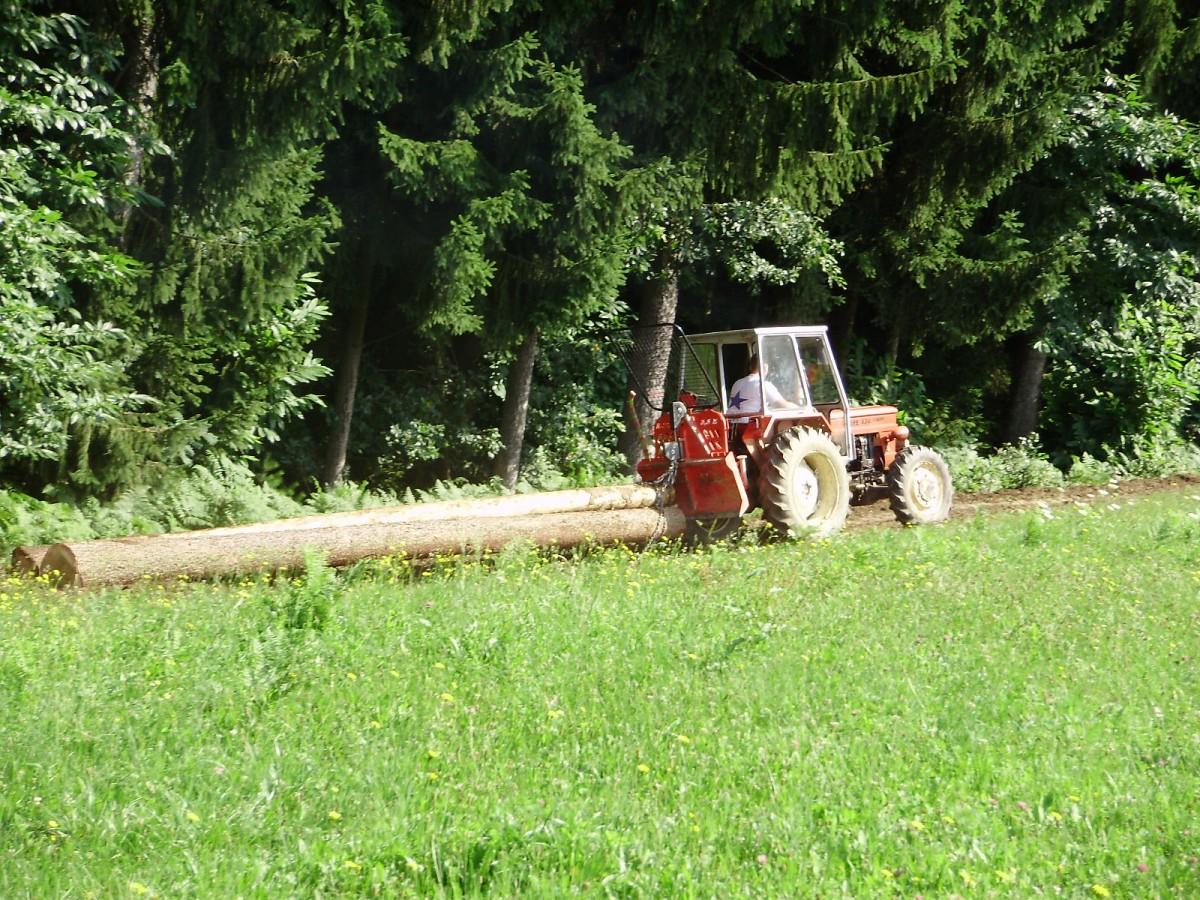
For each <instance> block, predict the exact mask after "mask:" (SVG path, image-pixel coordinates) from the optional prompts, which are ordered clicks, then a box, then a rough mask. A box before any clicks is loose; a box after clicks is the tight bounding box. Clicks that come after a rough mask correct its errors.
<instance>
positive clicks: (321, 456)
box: [0, 0, 1200, 502]
mask: <svg viewBox="0 0 1200 900" xmlns="http://www.w3.org/2000/svg"><path fill="white" fill-rule="evenodd" d="M1197 122H1200V5H1198V4H1196V3H1195V2H1194V0H1128V2H1122V0H1020V2H1013V0H972V2H968V3H964V2H960V0H920V2H911V3H902V4H899V3H885V2H880V0H800V2H796V0H791V2H783V0H760V2H754V3H748V2H746V0H694V2H685V0H678V2H660V3H644V4H643V3H605V2H596V0H589V2H581V0H560V2H557V3H541V2H527V0H458V2H453V3H451V2H432V3H430V2H414V0H410V2H396V0H341V2H336V3H335V2H328V0H293V2H284V0H209V2H195V0H89V2H72V0H65V2H58V3H43V2H36V0H0V486H2V487H6V488H10V489H12V490H13V491H20V492H24V493H26V494H29V495H30V496H33V497H46V498H52V499H55V500H60V501H69V502H84V501H89V500H95V501H98V500H105V501H110V500H112V499H113V498H116V497H119V496H120V495H122V494H123V493H124V492H128V491H130V490H135V489H139V488H143V489H144V488H145V487H147V486H152V485H161V484H165V483H169V480H170V479H171V478H172V477H175V476H177V475H179V473H186V472H191V471H195V470H197V468H199V469H208V470H213V469H216V470H220V471H226V472H228V471H238V472H242V471H244V472H246V473H248V475H247V477H252V478H253V479H254V480H255V481H257V482H258V483H260V484H269V485H272V486H275V487H278V488H281V489H283V490H285V491H289V492H292V493H294V494H296V495H301V494H303V493H305V492H307V491H311V490H312V489H314V488H315V487H317V486H326V487H330V486H334V485H337V484H339V483H345V482H353V483H361V484H366V485H370V486H371V487H372V488H373V489H376V490H379V491H387V492H392V493H394V494H401V493H403V492H405V491H409V490H427V489H429V488H430V487H431V486H434V485H436V484H438V483H445V482H461V483H467V484H483V483H488V482H490V483H491V484H493V485H494V486H500V485H503V486H505V487H508V488H512V487H514V486H516V485H517V484H518V483H525V484H530V485H534V486H546V485H550V486H554V485H563V484H584V483H594V482H597V481H601V480H604V479H611V478H614V477H618V476H619V475H620V473H622V472H623V471H624V470H625V467H626V465H627V460H626V458H625V456H624V455H623V450H624V451H627V450H628V448H629V446H630V443H629V440H628V438H627V437H624V436H623V435H624V433H625V432H626V430H627V425H628V423H627V422H626V420H625V413H624V411H623V407H624V403H625V396H626V391H627V384H628V382H627V374H626V372H625V370H624V369H623V367H622V365H621V362H620V360H619V358H618V356H617V354H616V353H615V352H614V350H613V348H612V347H611V346H610V344H609V343H608V342H607V341H606V340H605V339H604V335H605V333H607V332H610V331H612V330H613V329H617V328H620V327H624V326H627V325H629V324H632V323H637V322H639V321H640V322H661V321H672V320H677V321H678V322H680V323H681V324H682V325H683V327H684V328H685V329H686V330H689V331H715V330H719V329H724V328H737V327H746V326H750V325H769V324H782V323H793V322H802V323H812V324H828V325H829V327H830V332H831V335H832V337H833V342H834V346H835V348H836V350H837V352H838V355H839V357H840V359H841V361H842V364H843V366H844V369H845V373H846V377H847V380H848V383H849V386H850V389H851V393H852V395H853V396H854V397H855V399H856V400H858V401H859V402H878V401H886V402H893V403H895V404H897V405H898V406H900V408H901V409H902V410H903V413H904V416H905V417H906V423H907V424H908V425H909V427H910V428H911V429H912V430H913V432H914V433H915V434H916V435H917V436H918V437H919V438H920V439H921V441H922V442H924V443H929V444H933V445H935V446H940V447H946V448H959V449H960V450H964V449H965V450H969V451H972V452H975V453H978V454H985V455H986V454H987V453H989V452H990V451H991V450H993V449H995V448H1001V447H1006V446H1008V447H1025V448H1027V449H1029V451H1030V452H1031V453H1033V454H1036V455H1039V456H1040V457H1042V458H1044V459H1045V460H1048V461H1049V462H1051V463H1053V464H1054V465H1056V466H1057V467H1058V468H1059V469H1060V470H1062V471H1066V470H1067V469H1069V468H1070V467H1072V466H1073V465H1074V466H1081V465H1082V466H1084V467H1086V466H1089V465H1091V466H1097V467H1104V466H1119V467H1122V468H1123V469H1124V470H1126V471H1136V472H1141V473H1153V472H1155V471H1158V470H1162V469H1164V468H1170V467H1171V466H1172V465H1173V464H1174V462H1173V461H1177V460H1179V459H1182V458H1186V459H1191V460H1195V459H1196V458H1197V453H1198V451H1197V444H1198V442H1200V125H1197V124H1196V123H1197Z"/></svg>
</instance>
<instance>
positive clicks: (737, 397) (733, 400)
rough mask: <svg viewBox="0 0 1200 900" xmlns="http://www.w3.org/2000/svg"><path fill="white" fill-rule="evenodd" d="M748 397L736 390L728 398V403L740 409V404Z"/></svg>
mask: <svg viewBox="0 0 1200 900" xmlns="http://www.w3.org/2000/svg"><path fill="white" fill-rule="evenodd" d="M749 399H750V398H749V397H743V396H742V392H741V391H738V392H737V393H736V394H734V395H733V396H732V397H730V398H729V405H730V406H732V407H733V408H734V409H741V408H742V404H743V403H745V402H746V401H747V400H749Z"/></svg>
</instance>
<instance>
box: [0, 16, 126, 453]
mask: <svg viewBox="0 0 1200 900" xmlns="http://www.w3.org/2000/svg"><path fill="white" fill-rule="evenodd" d="M0 61H2V64H3V67H4V74H5V77H4V79H3V83H2V84H0V467H4V468H5V469H7V470H8V471H9V472H13V471H14V469H15V471H16V472H18V473H26V472H28V471H29V470H30V463H34V462H37V461H40V460H60V459H62V458H63V456H64V455H65V452H66V449H67V444H68V440H69V436H70V433H71V432H72V430H75V429H78V428H81V427H90V426H96V425H101V424H103V423H109V422H113V421H117V420H120V419H122V418H124V417H125V416H127V415H128V414H129V413H131V412H134V411H138V410H142V409H145V408H146V407H147V405H148V403H149V402H150V398H148V397H146V396H143V395H141V394H138V393H137V392H136V391H135V390H134V389H133V387H132V386H131V385H130V383H129V380H128V379H127V377H126V373H125V366H126V364H127V363H128V360H129V359H130V357H131V355H132V348H131V346H130V342H129V339H128V335H127V334H125V333H124V332H123V331H122V330H120V329H119V328H117V327H114V325H113V324H112V323H110V322H108V321H104V320H103V319H96V318H91V317H89V316H87V315H86V314H85V313H86V304H85V303H84V302H83V299H84V298H86V296H87V295H88V293H89V291H93V290H97V289H102V288H111V287H113V286H120V285H126V284H128V283H129V282H130V280H131V279H132V278H133V277H134V275H135V274H136V273H137V271H138V267H137V264H136V263H135V261H134V260H132V259H130V258H129V257H128V256H127V255H125V254H123V253H121V252H118V251H117V249H116V247H115V246H114V243H113V242H112V240H111V238H112V236H113V234H114V232H115V229H116V225H115V223H114V221H113V219H112V217H111V215H110V213H111V211H112V210H113V209H114V208H116V207H117V206H118V205H120V204H124V203H129V202H132V199H133V194H132V192H131V191H130V190H129V188H128V187H127V186H126V185H125V184H124V183H123V179H122V175H123V170H124V167H125V166H126V164H127V161H128V158H129V151H128V147H127V142H128V141H129V139H130V137H129V133H128V131H127V130H126V129H127V128H128V127H129V116H128V114H127V112H126V110H125V109H124V108H123V106H122V104H121V103H120V101H119V99H118V98H116V97H115V96H114V95H113V93H112V90H111V89H110V88H109V86H108V85H107V84H106V83H105V82H104V81H103V79H102V77H101V74H100V73H101V71H102V70H103V69H104V68H105V67H106V66H109V65H111V64H112V56H111V54H110V52H109V49H108V48H107V47H105V46H104V45H103V44H100V43H99V42H98V41H97V40H96V39H95V37H94V36H93V35H92V34H91V33H89V32H88V30H87V29H86V28H85V26H84V23H83V22H82V21H81V20H79V19H78V18H76V17H74V16H70V15H66V14H63V13H56V14H43V13H40V12H37V11H35V9H34V7H33V6H32V5H31V4H29V3H26V2H5V3H3V4H0Z"/></svg>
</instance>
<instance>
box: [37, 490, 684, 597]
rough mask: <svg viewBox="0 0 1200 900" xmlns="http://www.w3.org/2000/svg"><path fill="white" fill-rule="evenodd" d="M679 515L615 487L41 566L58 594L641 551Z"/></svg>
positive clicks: (102, 550)
mask: <svg viewBox="0 0 1200 900" xmlns="http://www.w3.org/2000/svg"><path fill="white" fill-rule="evenodd" d="M684 525H685V521H684V518H683V515H682V514H681V513H680V512H679V511H678V510H677V509H676V508H674V507H668V508H666V509H665V510H664V511H661V512H660V510H659V509H658V508H657V498H656V495H655V492H654V489H653V488H650V487H648V486H646V485H621V486H616V487H609V488H589V489H585V490H573V491H554V492H549V493H542V494H526V495H519V496H513V497H497V498H492V499H486V500H466V501H447V502H440V503H427V504H410V505H407V506H399V507H389V508H383V509H374V510H363V511H360V512H353V513H332V514H328V515H319V516H305V517H303V518H298V519H283V520H279V521H277V522H267V523H262V524H257V525H245V526H236V527H230V528H212V529H206V530H203V531H191V532H180V533H175V534H164V535H154V536H135V537H126V538H114V539H110V540H98V541H81V542H75V543H63V544H55V545H54V546H53V547H51V548H49V550H47V551H46V553H45V556H44V558H43V560H42V561H41V571H42V572H43V573H53V574H54V579H55V581H56V582H57V583H58V584H60V585H63V586H66V585H76V586H101V585H128V584H133V583H134V582H137V581H139V580H142V579H144V578H147V577H149V578H159V579H161V578H177V577H181V576H183V577H187V578H190V579H192V578H213V577H217V576H223V575H234V574H240V573H246V572H257V571H264V570H277V569H294V568H298V567H300V566H302V565H303V563H304V554H305V552H306V551H315V552H317V553H319V554H321V555H322V556H324V557H325V558H326V560H327V561H328V562H329V564H330V565H334V566H342V565H347V564H349V563H353V562H357V561H358V560H361V559H366V558H369V557H377V556H390V555H397V554H403V555H406V556H410V557H423V556H431V555H434V554H439V553H458V552H472V551H480V550H500V549H502V548H504V547H506V546H508V545H510V544H512V543H516V542H527V543H530V544H533V545H536V546H558V547H564V548H565V547H575V546H578V545H580V544H588V543H597V544H611V543H629V544H644V543H647V542H649V541H651V540H653V539H655V538H656V537H659V536H663V535H666V536H677V535H679V534H682V533H683V530H684Z"/></svg>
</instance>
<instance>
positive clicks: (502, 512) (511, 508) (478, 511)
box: [120, 484, 672, 543]
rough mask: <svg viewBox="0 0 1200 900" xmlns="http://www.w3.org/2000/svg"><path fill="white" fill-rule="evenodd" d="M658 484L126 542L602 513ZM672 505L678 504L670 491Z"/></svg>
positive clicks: (650, 492) (627, 504)
mask: <svg viewBox="0 0 1200 900" xmlns="http://www.w3.org/2000/svg"><path fill="white" fill-rule="evenodd" d="M657 502H658V501H657V496H656V494H655V492H654V488H652V487H650V486H649V485H646V484H616V485H611V486H608V487H596V488H575V489H572V490H566V491H543V492H541V493H537V494H513V495H510V496H507V497H485V498H483V499H478V500H441V501H438V502H435V503H406V504H404V505H403V506H380V507H377V508H376V509H360V510H354V511H353V512H342V513H320V514H318V515H313V516H297V517H295V518H292V519H275V520H274V521H272V522H256V523H254V524H252V525H228V526H224V527H221V528H205V529H202V530H199V531H177V532H170V533H168V534H155V535H130V536H129V537H123V538H120V540H121V541H122V542H124V543H135V542H142V543H146V542H155V543H157V542H159V541H177V540H193V539H196V538H209V537H223V536H225V535H253V534H261V533H263V532H268V531H272V532H273V531H304V530H307V529H310V528H343V527H353V526H356V525H399V524H402V523H405V522H437V521H440V520H442V519H506V518H508V517H510V516H533V515H543V514H546V513H567V512H596V511H599V510H605V509H646V508H648V507H651V506H654V505H655V504H656V503H657ZM665 502H666V503H670V502H672V498H671V496H670V495H668V496H667V497H666V498H665Z"/></svg>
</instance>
